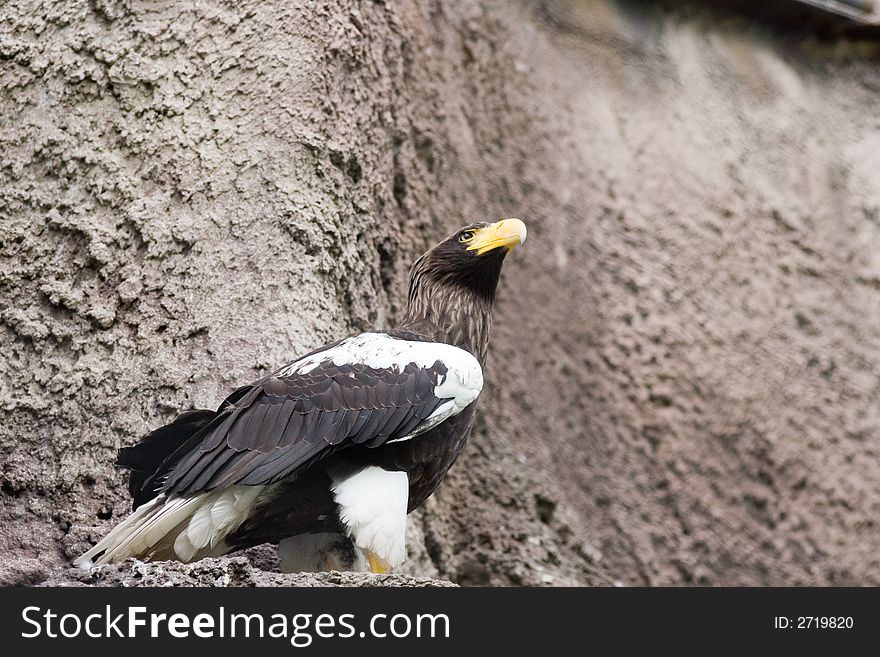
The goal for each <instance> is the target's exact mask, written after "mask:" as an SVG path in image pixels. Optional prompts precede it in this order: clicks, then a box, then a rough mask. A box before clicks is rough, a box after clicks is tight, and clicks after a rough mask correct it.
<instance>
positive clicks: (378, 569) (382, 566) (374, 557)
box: [364, 549, 391, 575]
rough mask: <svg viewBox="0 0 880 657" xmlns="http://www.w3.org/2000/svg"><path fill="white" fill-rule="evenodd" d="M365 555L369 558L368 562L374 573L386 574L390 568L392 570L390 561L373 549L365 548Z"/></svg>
mask: <svg viewBox="0 0 880 657" xmlns="http://www.w3.org/2000/svg"><path fill="white" fill-rule="evenodd" d="M364 556H365V557H366V558H367V563H369V564H370V572H371V573H374V574H376V575H384V574H385V573H387V572H388V571H389V570H391V566H390V565H389V564H388V562H387V561H385V559H383V558H382V557H380V556H379V555H378V554H376V553H375V552H373V551H372V550H367V549H364Z"/></svg>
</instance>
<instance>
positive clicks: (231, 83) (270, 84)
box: [0, 0, 880, 585]
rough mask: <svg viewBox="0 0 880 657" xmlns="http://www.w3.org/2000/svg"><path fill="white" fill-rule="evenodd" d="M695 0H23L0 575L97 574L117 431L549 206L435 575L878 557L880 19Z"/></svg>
mask: <svg viewBox="0 0 880 657" xmlns="http://www.w3.org/2000/svg"><path fill="white" fill-rule="evenodd" d="M651 4H653V3H651ZM673 5H674V8H672V9H669V8H659V9H657V8H649V7H648V6H647V5H646V4H645V3H638V2H624V1H622V0H620V1H617V2H613V1H611V0H595V1H593V2H580V1H575V0H570V1H566V0H555V1H550V2H537V3H528V2H521V3H507V2H490V1H484V2H480V1H477V0H465V1H463V2H455V3H447V2H440V1H439V0H436V1H434V2H432V1H429V0H425V1H423V2H404V1H401V2H391V1H390V0H389V1H388V2H365V3H358V4H352V3H349V2H343V1H341V0H340V1H339V2H334V1H332V0H322V1H321V2H317V3H304V4H303V5H302V6H298V7H293V6H291V5H290V4H289V3H262V4H258V5H250V4H248V5H247V6H243V3H239V2H232V1H229V2H217V1H204V0H202V1H199V2H195V1H192V2H190V1H183V2H180V1H175V2H172V1H171V0H168V1H167V2H140V1H138V0H100V1H92V2H87V1H85V0H78V1H77V0H65V1H61V0H58V1H56V2H50V1H48V0H46V1H44V2H40V1H38V0H28V1H25V0H20V1H15V0H12V1H10V2H6V3H4V4H3V5H2V6H0V89H2V98H0V222H2V225H0V226H2V229H0V409H2V413H3V417H2V422H0V458H2V465H0V554H2V555H3V557H2V560H0V581H2V582H5V583H20V584H35V583H39V582H41V581H47V580H48V581H49V582H54V583H61V582H72V581H77V582H80V583H95V582H91V581H88V580H87V581H85V582H83V581H82V580H80V579H77V577H76V576H74V575H71V574H70V571H68V570H66V569H65V568H66V564H67V563H68V562H69V561H70V559H71V558H73V557H74V556H76V555H77V554H79V553H80V552H81V551H82V550H83V549H85V548H86V547H87V546H88V545H89V544H90V542H93V541H95V540H97V539H98V538H99V537H100V536H101V535H103V534H104V533H105V532H106V531H107V530H108V529H109V528H110V527H111V526H112V525H113V524H114V523H115V522H117V521H118V520H119V519H120V518H121V517H122V516H123V515H124V514H125V513H126V511H127V505H126V500H125V495H124V486H123V476H122V475H121V473H118V472H115V471H114V469H113V467H112V461H113V456H114V450H115V449H116V448H117V447H119V446H120V445H127V444H131V443H132V442H133V441H135V440H136V439H137V438H138V437H139V436H140V435H141V434H142V433H144V432H145V431H147V430H148V429H150V428H152V427H155V426H156V425H158V424H161V423H162V422H164V421H167V420H168V419H170V418H171V417H173V416H174V414H175V413H176V412H177V410H179V409H184V408H190V407H211V406H215V405H216V404H217V403H218V402H219V400H220V399H222V397H223V396H224V394H225V393H226V392H227V391H229V390H231V389H232V388H234V387H235V386H236V385H238V384H241V383H244V382H247V381H249V380H252V379H253V378H255V377H257V376H259V375H260V374H262V373H264V372H266V371H267V370H270V369H272V368H274V367H276V366H278V365H280V364H283V363H284V362H286V361H287V360H289V359H290V358H292V357H293V356H295V355H297V354H299V353H302V352H304V351H305V350H307V349H310V348H312V347H315V346H317V345H319V344H321V343H323V342H325V341H327V340H329V339H331V338H336V337H341V336H343V335H345V334H348V333H351V332H354V331H357V330H361V329H364V328H369V327H375V326H385V325H388V324H390V323H393V321H394V319H395V318H396V317H397V316H398V315H399V313H400V310H401V303H402V301H403V299H404V292H405V279H406V271H407V269H408V267H409V264H410V263H411V262H412V260H413V259H414V257H415V256H417V255H418V254H419V253H420V252H421V251H422V250H423V249H424V248H425V247H426V246H427V245H428V244H430V243H432V242H433V241H436V239H438V238H440V237H442V236H443V235H444V234H446V233H447V232H448V231H450V230H452V229H453V228H454V227H456V226H457V225H460V224H462V223H464V222H466V221H470V220H473V219H476V218H498V217H504V216H519V217H521V218H523V219H525V220H526V221H527V223H528V225H529V229H530V238H529V242H528V243H527V244H526V246H525V248H524V249H522V250H521V251H518V252H517V253H515V255H514V256H513V257H512V258H511V259H510V261H509V262H508V264H507V265H506V267H505V271H504V275H503V280H502V285H501V290H500V297H499V302H498V308H497V314H496V320H495V325H494V329H493V331H494V334H493V342H492V348H491V356H490V364H489V368H488V371H487V382H488V383H487V389H486V392H485V394H484V397H483V399H482V401H481V409H482V415H481V420H480V425H479V427H478V430H477V431H476V432H475V435H474V436H473V439H472V441H471V443H470V445H469V446H468V448H467V449H466V451H465V453H464V455H463V456H462V458H461V460H460V461H459V463H458V464H457V465H456V467H455V468H454V469H453V471H452V472H451V474H450V477H449V478H448V479H447V482H446V483H445V484H444V486H443V487H442V488H441V489H440V490H439V491H438V494H437V495H435V497H433V498H432V499H431V500H429V501H428V503H427V504H426V505H425V507H424V508H423V509H422V510H420V511H419V512H417V513H416V514H415V515H414V516H413V522H412V525H411V528H410V540H409V543H410V551H411V554H410V559H409V561H408V562H407V564H406V566H405V571H406V572H407V573H410V574H418V575H421V576H427V577H441V578H444V579H448V580H451V581H454V582H457V583H461V584H526V585H548V584H549V585H565V584H609V583H612V582H615V581H619V582H622V583H626V584H681V583H699V584H726V585H731V584H750V585H755V584H874V585H877V584H880V567H878V566H880V562H878V559H880V557H878V551H877V549H876V548H877V545H878V543H880V528H878V521H877V518H878V511H880V489H878V487H877V485H876V482H877V481H878V480H880V461H878V458H877V457H878V440H880V407H878V405H877V399H878V398H880V246H878V245H880V123H878V121H877V112H876V107H877V93H878V91H880V82H878V80H880V75H878V72H877V68H876V63H875V61H876V57H877V54H878V53H877V48H876V46H874V45H870V44H865V43H857V42H834V43H823V42H819V41H816V40H815V39H812V38H810V37H809V36H808V35H805V34H804V33H787V32H785V31H784V30H782V29H781V28H779V27H778V26H777V27H774V28H773V29H772V30H770V29H769V28H763V27H761V26H755V25H754V24H751V23H750V22H749V21H748V19H742V18H737V19H732V20H727V19H726V14H716V13H712V12H707V11H705V10H699V9H693V8H690V5H688V6H687V7H688V8H682V6H681V4H680V3H667V4H666V5H664V6H666V7H669V6H673ZM139 569H140V570H139ZM259 570H260V568H255V567H254V566H253V565H250V566H248V565H246V564H245V563H244V562H241V561H238V560H232V561H229V560H221V561H220V562H212V563H210V564H205V565H202V566H187V567H178V566H170V565H168V564H157V565H155V566H143V565H140V564H124V565H123V566H120V567H118V568H112V569H108V570H107V571H106V573H107V574H106V575H105V581H106V580H107V579H109V580H113V581H114V582H119V581H121V579H120V578H123V577H131V578H134V575H133V574H132V573H136V572H141V573H142V579H144V580H148V581H150V582H151V583H156V584H159V583H173V582H183V581H188V582H191V583H198V582H203V583H209V584H210V583H212V582H213V581H215V579H216V577H221V578H223V577H225V576H227V575H228V576H229V577H230V578H231V579H232V580H236V581H242V582H251V581H253V582H256V581H257V580H258V579H259V578H260V577H269V578H274V577H278V576H277V575H276V574H271V571H269V574H267V575H261V574H260V573H259V572H258V571H259ZM102 572H103V571H102ZM171 573H173V575H172V574H171ZM217 573H219V575H217ZM330 577H336V576H335V575H327V576H320V578H319V579H320V581H327V578H330ZM163 578H167V579H163ZM212 578H214V579H212ZM285 581H293V580H285ZM371 581H375V580H371Z"/></svg>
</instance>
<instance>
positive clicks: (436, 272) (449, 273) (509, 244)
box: [410, 219, 526, 302]
mask: <svg viewBox="0 0 880 657" xmlns="http://www.w3.org/2000/svg"><path fill="white" fill-rule="evenodd" d="M525 241H526V225H525V224H524V223H523V222H522V221H520V220H519V219H503V220H501V221H498V222H495V223H489V222H486V221H479V222H476V223H472V224H468V225H467V226H464V227H463V228H459V229H458V230H457V231H455V232H454V233H453V234H452V235H450V236H449V237H447V238H446V239H445V240H443V241H442V242H440V243H439V244H437V245H436V246H435V247H433V248H432V249H430V250H429V251H428V252H427V253H425V254H424V255H423V256H422V257H421V258H419V259H418V260H417V261H416V262H415V264H414V265H413V269H412V274H411V288H410V292H411V293H412V287H414V286H415V284H416V283H418V284H419V285H423V284H425V283H426V282H428V281H426V280H425V279H429V280H430V282H431V283H434V284H437V285H439V286H442V287H450V288H460V289H462V290H465V291H469V292H472V293H474V294H475V295H477V296H478V297H479V298H481V299H486V300H488V301H490V302H491V301H492V300H493V299H494V298H495V288H496V287H497V286H498V277H499V276H500V274H501V265H502V263H503V262H504V256H506V255H507V254H508V253H509V252H510V251H511V250H512V249H513V248H515V247H516V246H518V245H519V244H522V243H523V242H525ZM417 279H418V280H417Z"/></svg>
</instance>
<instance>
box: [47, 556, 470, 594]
mask: <svg viewBox="0 0 880 657" xmlns="http://www.w3.org/2000/svg"><path fill="white" fill-rule="evenodd" d="M42 586H224V587H225V586H307V587H309V586H357V587H364V586H394V587H426V586H427V587H449V586H455V584H452V583H451V582H447V581H445V580H436V579H427V578H424V577H409V576H407V575H391V574H389V575H372V574H370V573H340V572H336V571H331V572H328V573H276V572H267V571H264V570H260V569H258V568H254V567H253V566H252V564H251V562H250V561H248V560H247V559H245V558H243V557H226V558H223V559H202V560H201V561H197V562H195V563H191V564H183V563H178V562H176V561H155V562H147V563H145V562H143V561H138V560H137V559H128V560H127V561H124V562H122V563H119V564H111V565H104V566H95V567H94V568H92V569H91V570H90V571H88V572H85V571H82V570H79V569H78V568H69V569H68V570H66V571H60V572H56V573H55V574H53V575H52V576H51V577H50V578H49V579H47V580H45V581H44V582H42Z"/></svg>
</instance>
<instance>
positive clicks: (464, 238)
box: [458, 230, 474, 242]
mask: <svg viewBox="0 0 880 657" xmlns="http://www.w3.org/2000/svg"><path fill="white" fill-rule="evenodd" d="M472 239H474V231H472V230H465V231H462V233H461V235H459V236H458V241H459V242H470V241H471V240H472Z"/></svg>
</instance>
